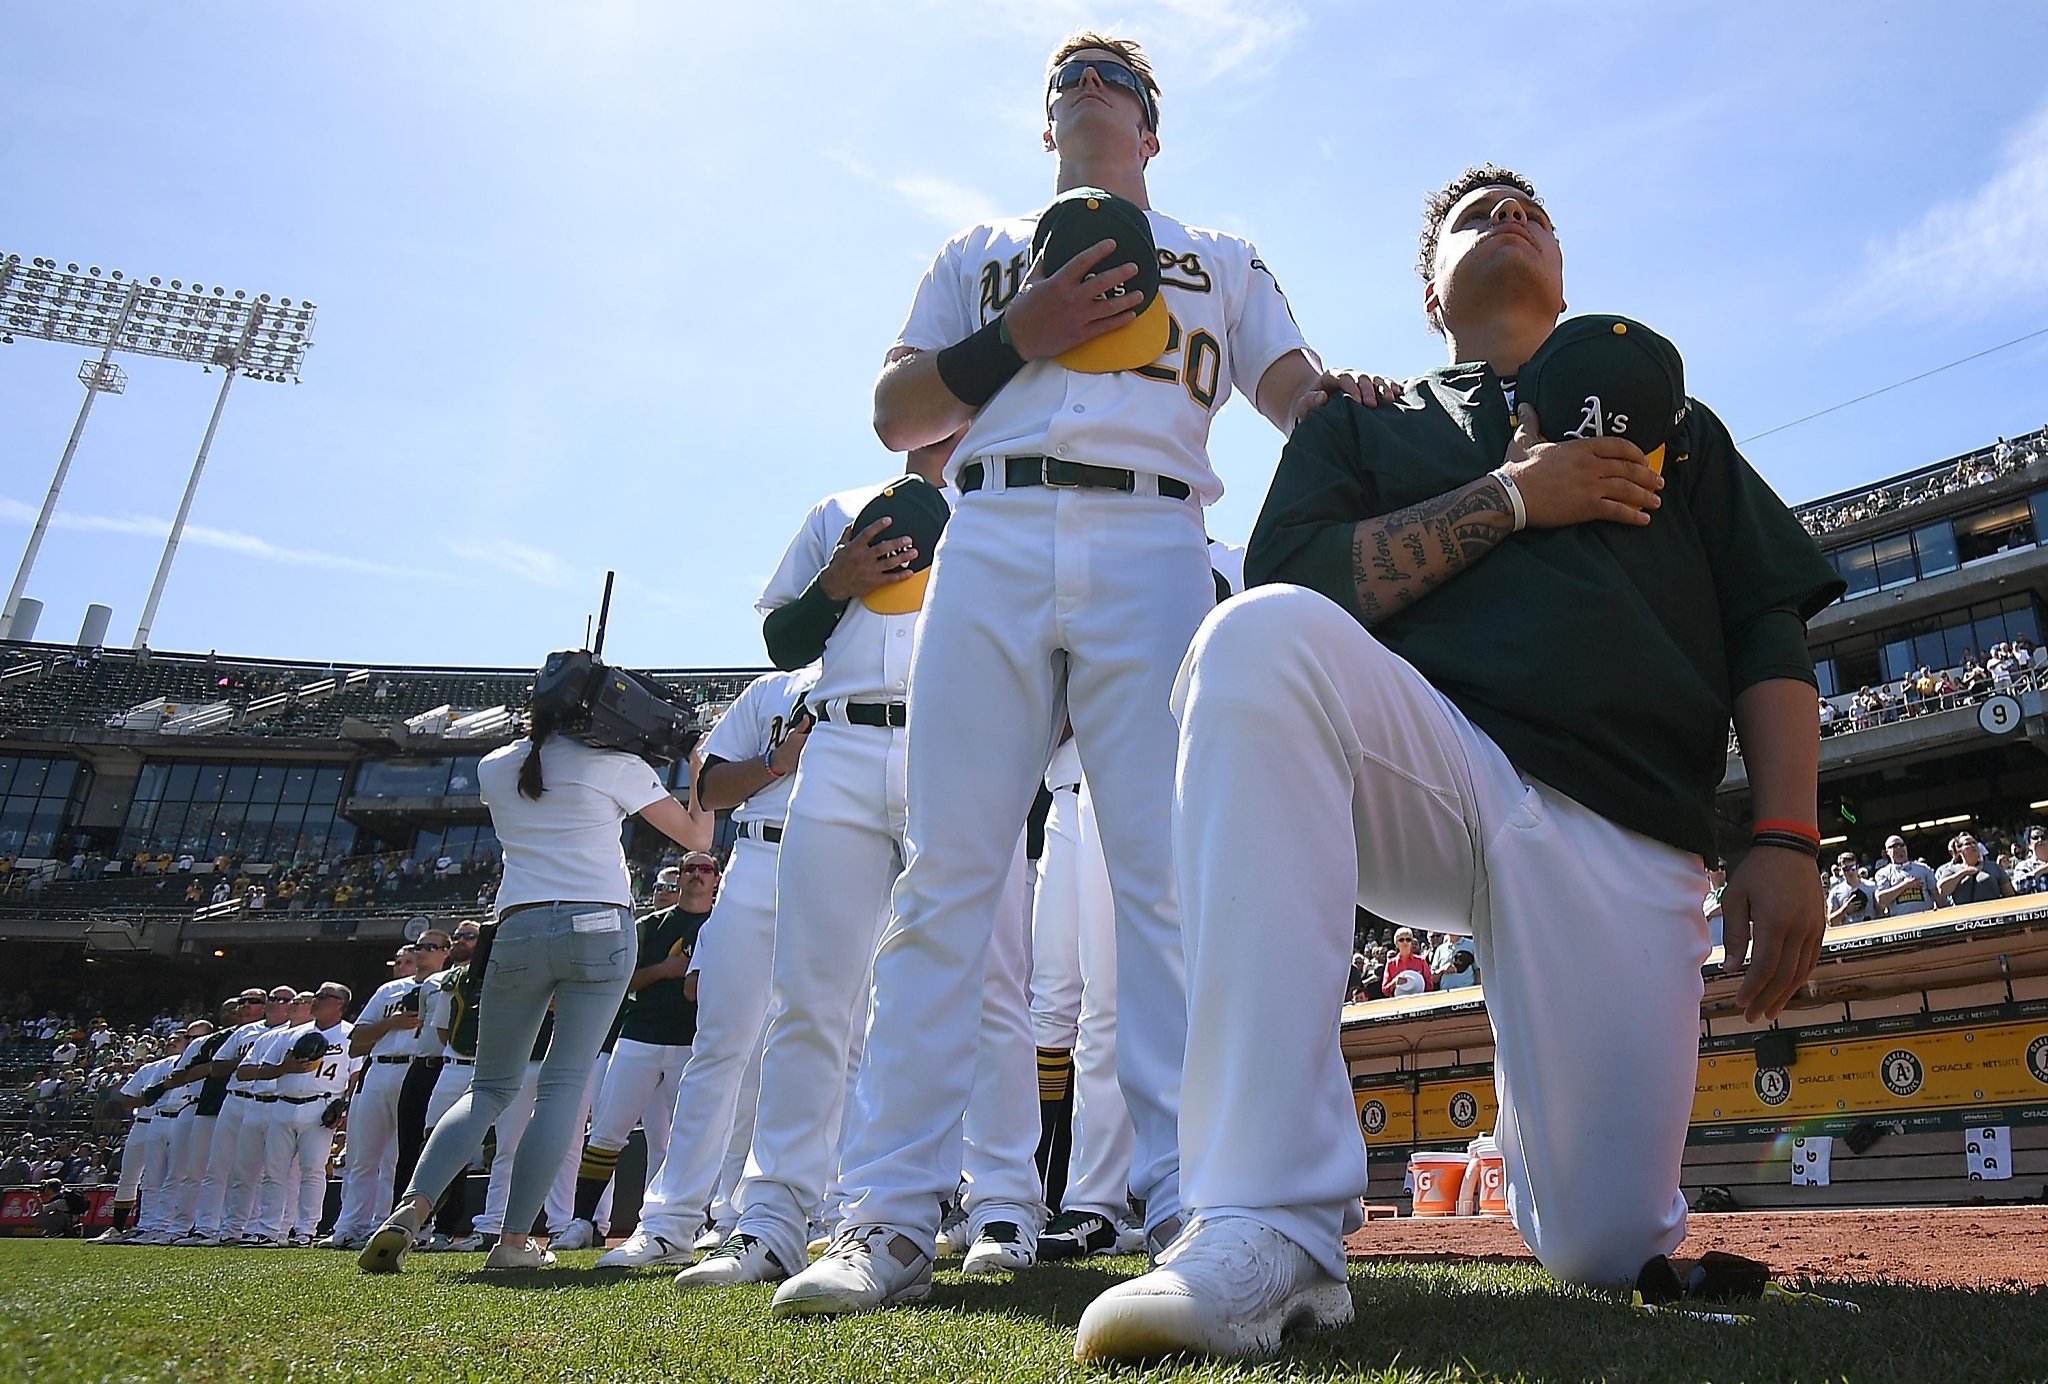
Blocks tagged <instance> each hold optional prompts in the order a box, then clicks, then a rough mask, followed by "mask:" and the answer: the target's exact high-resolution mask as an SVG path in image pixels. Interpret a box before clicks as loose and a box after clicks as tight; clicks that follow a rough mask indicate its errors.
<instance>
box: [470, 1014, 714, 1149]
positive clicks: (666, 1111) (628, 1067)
mask: <svg viewBox="0 0 2048 1384" xmlns="http://www.w3.org/2000/svg"><path fill="white" fill-rule="evenodd" d="M689 1060H690V1048H689V1045H688V1044H684V1043H674V1044H661V1043H641V1042H637V1041H635V1040H634V1039H631V1038H621V1039H619V1040H618V1042H616V1043H614V1044H613V1045H612V1060H611V1065H610V1066H608V1067H606V1068H605V1073H604V1085H603V1086H601V1087H599V1088H598V1093H597V1101H596V1103H595V1105H594V1107H593V1113H592V1116H591V1121H590V1137H589V1138H588V1139H587V1140H586V1141H585V1142H586V1143H587V1144H588V1145H589V1146H590V1147H591V1148H598V1149H607V1150H610V1149H622V1148H624V1147H625V1146H626V1137H627V1136H628V1135H630V1134H631V1133H632V1132H633V1126H634V1125H636V1124H637V1125H639V1126H640V1127H641V1129H642V1130H644V1131H645V1133H646V1138H647V1166H648V1167H649V1168H655V1167H658V1166H659V1165H660V1163H661V1160H662V1158H663V1157H664V1156H665V1155H666V1154H667V1153H668V1132H669V1124H670V1120H671V1118H672V1117H673V1115H674V1114H675V1108H676V1079H677V1078H678V1077H680V1076H681V1075H682V1073H683V1064H684V1063H686V1062H688V1061H689ZM501 1133H502V1131H501ZM580 1147H581V1146H580V1145H579V1151H580Z"/></svg>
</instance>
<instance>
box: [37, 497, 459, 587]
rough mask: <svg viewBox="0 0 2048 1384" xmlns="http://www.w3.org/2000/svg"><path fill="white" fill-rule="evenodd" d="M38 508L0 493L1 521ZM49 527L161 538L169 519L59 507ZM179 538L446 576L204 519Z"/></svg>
mask: <svg viewBox="0 0 2048 1384" xmlns="http://www.w3.org/2000/svg"><path fill="white" fill-rule="evenodd" d="M37 513H38V510H37V509H36V508H35V506H33V505H28V504H24V503H23V502H22V501H20V500H14V499H6V498H0V524H24V525H26V524H33V523H34V522H35V518H36V515H37ZM50 527H51V528H54V529H73V530H77V531H79V532H82V533H112V534H122V535H125V536H128V537H133V538H147V539H149V540H150V541H151V542H153V543H161V542H163V541H164V539H165V538H167V537H169V536H170V532H171V521H170V520H168V519H157V518H154V517H152V516H150V515H147V514H78V513H74V512H71V511H68V510H61V509H60V510H58V511H57V512H56V513H55V514H53V515H51V516H50ZM179 542H180V543H181V544H184V543H190V544H192V545H194V546H195V547H200V548H215V549H218V550H220V551H222V552H228V553H238V554H240V555H241V556H243V557H251V558H255V559H257V560H258V561H260V562H278V563H283V564H285V565H286V566H290V567H319V568H325V569H327V570H329V571H335V572H358V573H363V574H365V575H369V576H378V577H406V578H414V579H417V578H430V579H432V580H435V581H442V580H446V576H445V574H444V573H440V572H429V571H424V570H422V569H420V568H416V567H398V566H394V565H393V564H391V563H388V562H376V561H373V560H371V559H369V558H361V557H352V556H350V555H348V554H346V553H328V552H322V551H320V550H319V549H317V548H302V547H297V546H291V547H287V546H285V545H283V544H280V543H273V542H271V541H270V540H269V539H267V538H259V537H257V536H256V535H255V534H253V533H242V532H239V531H238V530H235V529H216V528H209V527H207V526H206V525H204V524H192V523H188V524H186V525H185V533H184V536H183V537H182V538H181V539H180V540H179Z"/></svg>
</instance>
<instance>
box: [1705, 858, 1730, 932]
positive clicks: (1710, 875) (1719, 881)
mask: <svg viewBox="0 0 2048 1384" xmlns="http://www.w3.org/2000/svg"><path fill="white" fill-rule="evenodd" d="M1727 890H1728V862H1727V861H1725V860H1723V859H1721V858H1720V857H1719V856H1715V857H1714V858H1713V859H1712V860H1710V861H1708V862H1707V896H1706V897H1705V898H1704V899H1701V900H1700V912H1701V913H1702V914H1704V915H1705V916H1706V919H1707V941H1708V943H1709V945H1711V946H1716V947H1718V946H1720V945H1721V944H1722V943H1721V895H1722V894H1724V893H1726V892H1727Z"/></svg>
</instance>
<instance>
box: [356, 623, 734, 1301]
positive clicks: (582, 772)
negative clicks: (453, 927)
mask: <svg viewBox="0 0 2048 1384" xmlns="http://www.w3.org/2000/svg"><path fill="white" fill-rule="evenodd" d="M554 663H555V661H554V660H551V661H550V665H549V666H548V667H546V668H543V669H542V673H541V676H540V678H539V679H537V680H536V689H535V704H534V706H533V708H532V710H531V712H530V718H531V720H530V728H529V730H528V732H527V736H526V739H525V740H523V741H515V742H514V743H512V744H510V745H507V746H505V747H504V748H502V749H499V750H494V751H493V752H491V753H490V754H488V755H486V756H484V759H483V762H482V763H481V764H480V765H479V766H478V768H477V782H478V786H479V790H480V795H481V797H482V798H483V802H484V805H485V806H486V807H488V808H489V809H490V812H491V823H492V826H493V827H494V829H495V830H496V831H497V834H498V839H499V841H500V842H501V843H502V844H503V846H504V851H505V873H504V879H503V881H502V883H501V884H500V886H499V890H498V898H497V904H496V907H497V922H496V924H495V925H494V926H495V932H496V937H495V939H494V941H493V943H492V956H491V964H490V965H489V966H487V967H486V968H485V974H484V985H483V992H482V996H481V1001H482V1002H481V1003H480V1004H479V1006H478V1008H479V1018H478V1026H477V1065H476V1069H475V1077H474V1079H473V1080H472V1082H471V1083H470V1089H469V1092H468V1094H466V1095H465V1096H463V1098H462V1099H461V1100H459V1101H457V1102H456V1104H455V1108H454V1109H453V1110H451V1111H450V1112H449V1113H448V1115H447V1117H446V1118H445V1119H443V1120H442V1121H441V1123H440V1124H439V1125H438V1126H437V1127H436V1128H435V1130H434V1133H433V1135H432V1137H430V1138H429V1139H428V1140H427V1146H426V1149H425V1151H424V1152H422V1153H421V1155H420V1162H419V1166H418V1167H417V1168H415V1169H414V1170H413V1177H412V1182H411V1184H410V1185H409V1186H408V1187H407V1188H406V1191H405V1195H404V1196H403V1197H401V1198H400V1199H399V1202H398V1205H397V1206H396V1207H395V1208H394V1209H393V1211H392V1213H391V1217H390V1219H388V1220H387V1221H386V1222H385V1223H384V1225H383V1226H382V1228H380V1229H379V1230H378V1231H377V1233H376V1234H375V1235H373V1236H371V1237H370V1243H369V1245H368V1246H367V1247H366V1248H365V1249H364V1250H363V1253H362V1256H361V1259H360V1261H359V1262H360V1264H361V1266H362V1268H363V1269H364V1270H365V1271H366V1272H370V1273H391V1272H395V1271H396V1270H397V1269H398V1268H399V1266H400V1264H401V1262H402V1261H403V1259H404V1256H405V1254H406V1252H407V1251H408V1250H409V1249H410V1248H411V1247H412V1243H413V1239H414V1237H415V1236H416V1235H418V1233H419V1232H420V1230H421V1228H422V1227H424V1226H425V1224H426V1222H427V1217H428V1216H429V1215H431V1214H432V1212H433V1208H434V1203H435V1202H436V1201H437V1200H438V1199H439V1197H440V1195H441V1193H442V1192H443V1191H444V1190H445V1189H446V1188H447V1186H448V1184H449V1183H450V1182H451V1181H452V1180H453V1179H454V1178H455V1177H456V1176H457V1175H458V1174H459V1173H460V1172H461V1171H462V1168H463V1167H464V1166H465V1165H466V1164H467V1163H468V1162H469V1161H470V1159H471V1158H473V1157H474V1156H475V1154H476V1153H477V1150H478V1149H479V1148H480V1147H481V1145H482V1143H483V1136H484V1131H485V1130H487V1129H488V1128H489V1127H490V1126H491V1125H492V1124H493V1123H494V1122H495V1121H496V1120H497V1118H498V1116H499V1114H500V1112H502V1111H503V1110H504V1109H505V1107H506V1105H507V1104H509V1103H510V1101H511V1099H512V1097H513V1096H514V1094H515V1093H516V1092H517V1091H518V1089H519V1085H520V1082H521V1079H522V1078H523V1077H524V1076H525V1074H526V1061H527V1053H528V1051H529V1050H530V1049H531V1048H532V1047H533V1043H534V1040H535V1038H536V1036H537V1035H538V1034H539V1032H540V1026H541V1021H542V1019H543V1017H544V1016H545V1015H546V1013H547V1012H548V1006H549V1003H550V1002H551V1001H552V1003H553V1005H554V1013H555V1033H554V1041H553V1043H552V1044H550V1046H549V1048H548V1054H547V1059H546V1061H545V1062H544V1063H542V1066H541V1072H540V1080H539V1087H538V1095H537V1097H536V1100H535V1105H534V1113H533V1120H532V1122H531V1123H530V1124H529V1126H528V1127H527V1129H526V1132H525V1137H524V1138H523V1139H522V1140H521V1141H520V1146H519V1152H518V1154H517V1155H516V1157H515V1159H514V1162H513V1166H512V1182H511V1187H510V1190H509V1192H508V1195H507V1198H506V1208H505V1227H506V1231H507V1233H506V1234H505V1235H504V1237H503V1238H502V1239H500V1241H499V1242H498V1243H497V1244H496V1245H494V1246H493V1247H492V1249H491V1253H490V1255H489V1257H488V1258H487V1259H486V1260H485V1261H484V1266H485V1267H486V1268H489V1269H511V1268H535V1267H542V1266H546V1265H549V1264H552V1263H553V1262H554V1256H553V1255H552V1254H551V1253H549V1252H548V1249H547V1243H546V1240H545V1239H544V1238H540V1237H535V1236H530V1235H526V1234H523V1233H520V1232H522V1231H523V1229H524V1228H525V1227H527V1226H531V1225H532V1224H533V1223H534V1218H535V1217H536V1216H537V1215H539V1214H540V1210H541V1203H542V1200H543V1199H544V1197H545V1196H546V1194H547V1190H548V1187H549V1185H550V1184H551V1183H552V1182H553V1181H554V1179H555V1175H556V1173H557V1172H558V1171H559V1170H560V1168H561V1167H562V1164H563V1160H564V1159H565V1158H566V1157H567V1156H568V1151H569V1146H570V1144H571V1142H572V1141H573V1140H574V1139H575V1138H576V1136H577V1134H578V1133H579V1132H580V1131H578V1130H577V1129H576V1128H574V1125H575V1121H576V1116H577V1114H578V1112H579V1111H580V1110H581V1109H582V1105H583V1098H584V1093H585V1091H586V1089H587V1087H588V1085H589V1080H590V1069H591V1063H592V1062H593V1060H594V1059H595V1058H596V1056H597V1049H598V1044H599V1043H601V1042H602V1041H603V1039H604V1035H605V1030H606V1028H607V1027H608V1026H609V1025H610V1024H611V1021H612V1017H613V1015H614V1014H615V1013H616V1012H617V1011H618V1006H619V1001H620V1000H621V999H622V998H623V997H624V995H625V993H626V984H627V982H628V981H629V980H630V979H631V978H632V974H633V963H634V942H635V933H634V929H633V912H632V902H633V892H632V883H631V880H630V879H629V877H628V876H627V873H626V861H625V853H624V850H623V849H622V847H621V844H620V828H621V826H622V824H623V823H624V821H625V819H626V818H627V817H629V816H633V815H636V814H637V815H638V816H639V817H640V818H641V819H642V820H643V821H645V822H646V823H648V825H650V826H652V827H654V828H655V829H656V830H658V831H660V832H661V833H662V834H663V835H665V836H668V837H670V838H671V839H673V840H676V841H677V842H678V844H683V843H685V842H687V840H688V839H689V837H690V836H691V835H692V833H693V831H694V829H695V828H696V825H697V824H696V823H694V822H693V821H692V820H691V817H690V814H689V811H688V809H686V808H685V807H684V806H683V805H682V804H681V803H679V802H677V801H676V800H675V799H674V798H673V797H671V796H670V794H669V791H668V790H667V789H666V788H665V787H663V786H662V783H661V780H660V779H659V778H658V777H657V776H656V775H655V772H654V770H653V769H652V768H650V767H649V765H648V762H647V760H645V759H642V758H641V757H640V756H638V755H636V754H632V753H628V752H627V751H624V750H618V749H608V748H600V747H598V746H596V745H591V744H586V743H584V742H582V741H580V740H576V739H572V738H570V737H568V736H567V735H562V734H557V731H558V730H561V729H563V722H564V721H565V720H569V719H570V717H571V715H572V714H573V713H572V712H570V711H568V710H564V709H560V703H559V702H558V701H557V700H555V699H553V698H552V697H551V698H549V699H547V700H543V698H542V695H541V692H542V688H543V686H544V685H547V684H548V683H549V680H550V678H551V676H552V675H553V674H554V673H555V671H556V670H555V666H554ZM572 724H573V723H572ZM683 748H687V746H684V747H683Z"/></svg>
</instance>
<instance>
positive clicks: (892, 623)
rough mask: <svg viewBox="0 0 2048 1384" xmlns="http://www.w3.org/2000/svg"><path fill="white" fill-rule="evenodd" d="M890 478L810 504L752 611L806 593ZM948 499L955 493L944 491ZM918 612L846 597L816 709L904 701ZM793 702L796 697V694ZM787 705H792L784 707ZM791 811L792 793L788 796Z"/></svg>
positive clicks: (817, 687)
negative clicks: (882, 609) (886, 609)
mask: <svg viewBox="0 0 2048 1384" xmlns="http://www.w3.org/2000/svg"><path fill="white" fill-rule="evenodd" d="M886 484H887V482H886V481H885V482H880V483H878V484H875V485H864V486H860V487H859V488H857V489H854V490H842V491H840V492H839V493H838V494H836V495H827V496H826V497H825V498H824V499H822V500H820V501H818V503H816V504H815V505H812V506H811V512H810V513H809V514H807V515H805V516H804V522H803V526H802V527H801V528H799V529H798V530H797V531H796V537H794V538H792V539H790V541H789V548H788V549H787V550H786V551H785V552H784V553H783V554H782V563H781V565H780V566H778V567H777V568H776V569H775V575H774V576H772V577H770V578H769V579H768V586H767V588H766V589H765V590H764V591H762V593H761V599H760V600H758V601H755V602H754V609H755V610H758V611H759V612H761V614H763V615H766V614H768V613H769V612H770V611H774V610H780V609H781V608H782V607H783V606H786V605H788V604H790V602H792V601H794V600H796V599H797V597H799V596H801V595H803V594H804V592H805V590H807V589H808V588H809V587H810V584H811V583H812V582H813V581H816V580H817V577H818V574H819V573H820V572H822V571H824V570H825V564H826V563H828V562H830V561H831V560H832V550H833V548H835V547H837V546H838V544H839V535H840V534H842V533H844V532H846V526H847V525H849V524H851V523H852V522H853V520H854V517H855V516H856V515H858V514H859V513H860V512H861V509H862V508H863V507H864V506H865V505H866V504H867V502H868V501H869V500H872V499H874V498H875V496H877V495H879V494H881V493H882V488H883V486H884V485H886ZM944 493H945V495H946V496H947V498H948V499H951V498H952V495H953V493H954V492H952V491H951V490H948V491H946V492H944ZM916 630H917V612H916V611H914V610H913V611H911V612H909V613H908V614H905V615H878V614H876V613H875V612H874V611H872V610H869V609H868V608H867V606H866V605H865V604H863V603H862V602H860V601H858V600H853V601H848V602H847V603H846V612H845V614H843V615H841V616H840V617H839V623H838V625H837V626H835V627H834V628H833V630H832V637H831V638H830V639H827V640H826V641H825V649H826V653H825V656H824V667H823V670H822V671H821V672H820V673H819V675H818V679H817V681H816V683H815V684H814V685H813V686H812V688H811V694H810V701H811V710H812V711H813V712H817V711H819V710H820V709H825V710H828V711H829V712H830V714H832V715H834V716H837V715H839V714H840V712H841V710H842V709H843V708H844V707H845V705H846V704H847V703H848V702H900V701H904V700H906V699H908V697H909V696H910V651H911V646H912V645H914V644H915V643H916V642H917V641H916V639H915V638H913V635H914V634H915V632H916ZM792 700H794V699H793V698H792ZM782 709H783V711H785V712H787V711H788V710H789V708H788V707H787V706H784V707H783V708H782ZM756 753H758V751H757V752H756ZM783 803H784V810H785V811H786V810H787V804H788V798H787V797H786V796H785V797H784V799H783Z"/></svg>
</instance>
